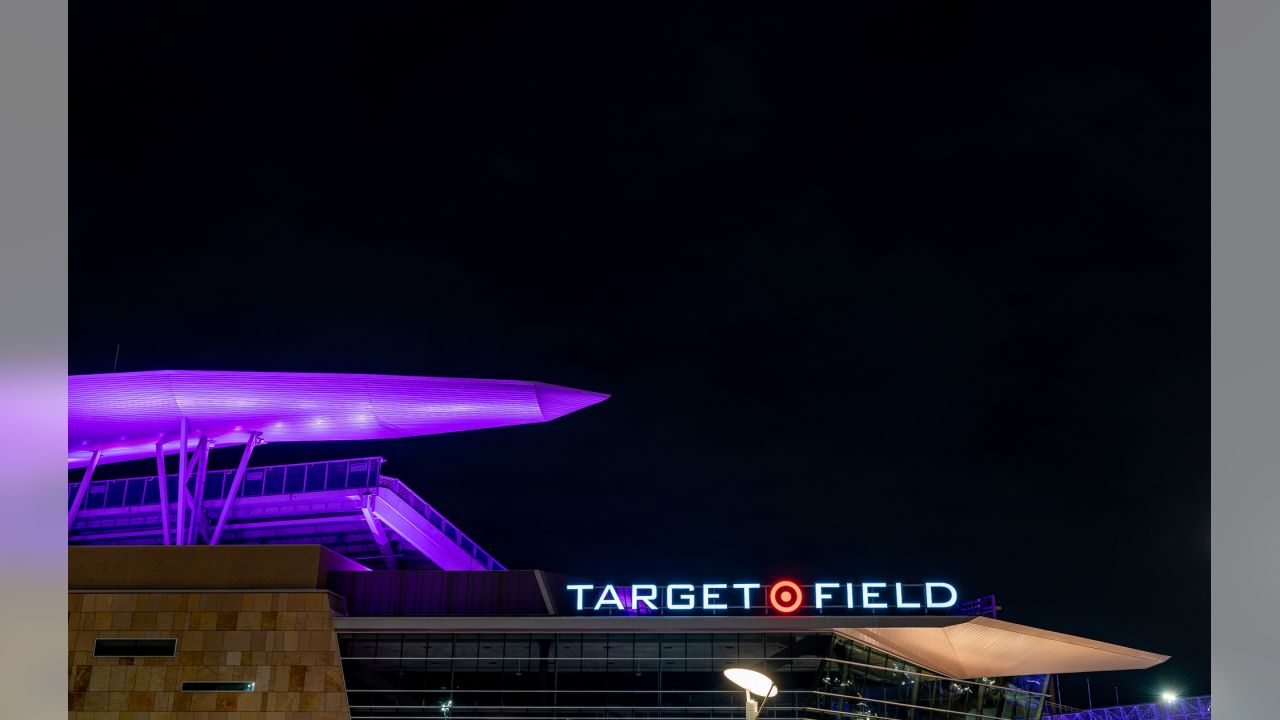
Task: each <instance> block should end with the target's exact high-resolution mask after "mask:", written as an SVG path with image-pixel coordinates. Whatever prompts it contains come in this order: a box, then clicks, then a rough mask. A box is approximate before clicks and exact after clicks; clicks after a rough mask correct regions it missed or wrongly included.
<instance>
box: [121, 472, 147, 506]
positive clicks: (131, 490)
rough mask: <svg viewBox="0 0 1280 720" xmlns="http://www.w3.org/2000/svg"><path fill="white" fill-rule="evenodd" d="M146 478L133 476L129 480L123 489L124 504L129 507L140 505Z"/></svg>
mask: <svg viewBox="0 0 1280 720" xmlns="http://www.w3.org/2000/svg"><path fill="white" fill-rule="evenodd" d="M146 485H147V478H134V479H133V480H130V481H129V485H128V487H126V488H125V491H124V504H125V505H128V506H130V507H133V506H136V505H141V504H142V496H143V494H144V492H145V491H146Z"/></svg>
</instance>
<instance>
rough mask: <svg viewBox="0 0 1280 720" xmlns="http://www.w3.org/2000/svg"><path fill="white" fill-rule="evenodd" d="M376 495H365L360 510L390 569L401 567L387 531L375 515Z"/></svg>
mask: <svg viewBox="0 0 1280 720" xmlns="http://www.w3.org/2000/svg"><path fill="white" fill-rule="evenodd" d="M377 501H378V500H377V496H376V495H372V494H370V495H365V496H364V505H362V506H361V507H360V512H361V513H362V514H363V515H364V521H365V522H366V523H368V525H369V532H371V533H373V541H374V542H375V543H377V544H378V552H380V553H382V559H383V561H384V562H386V563H387V569H388V570H398V569H400V567H399V566H400V563H399V561H397V560H396V557H395V555H394V554H392V552H391V541H390V540H388V539H387V533H386V531H385V530H383V529H382V523H381V522H380V521H379V520H378V518H376V517H374V515H373V504H374V503H375V502H377Z"/></svg>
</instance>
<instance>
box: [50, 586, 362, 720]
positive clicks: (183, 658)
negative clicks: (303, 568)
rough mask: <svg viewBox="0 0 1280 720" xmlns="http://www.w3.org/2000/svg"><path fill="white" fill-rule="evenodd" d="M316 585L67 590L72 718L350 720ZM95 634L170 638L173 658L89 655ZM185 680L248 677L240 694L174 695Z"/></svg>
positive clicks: (324, 598)
mask: <svg viewBox="0 0 1280 720" xmlns="http://www.w3.org/2000/svg"><path fill="white" fill-rule="evenodd" d="M340 604H341V599H340V598H338V597H337V596H334V595H332V594H331V593H329V592H327V591H323V590H296V591H271V592H240V591H235V592H217V591H197V592H180V591H150V592H148V591H137V590H130V591H121V592H105V591H101V592H100V591H84V592H77V591H73V592H71V593H70V597H69V613H68V624H67V630H68V632H67V639H68V649H69V657H68V667H69V672H68V674H69V678H68V702H69V711H70V715H69V717H70V718H72V719H73V720H153V719H155V720H158V719H160V718H174V719H175V720H348V718H349V717H350V715H349V713H348V710H347V697H346V691H345V687H344V685H343V678H342V664H341V660H340V659H339V657H338V647H337V636H336V635H335V634H334V631H333V622H332V618H333V613H334V612H335V611H336V610H340ZM97 638H176V639H177V651H176V652H177V655H176V657H138V658H112V657H93V647H94V641H95V640H96V639H97ZM183 680H238V681H253V682H255V683H256V687H255V689H254V691H253V692H247V693H239V692H234V693H209V692H182V691H181V690H180V689H179V687H180V684H181V682H182V681H183Z"/></svg>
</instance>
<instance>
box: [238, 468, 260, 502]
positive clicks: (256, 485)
mask: <svg viewBox="0 0 1280 720" xmlns="http://www.w3.org/2000/svg"><path fill="white" fill-rule="evenodd" d="M262 477H263V474H262V471H261V470H250V471H249V472H246V473H245V474H244V485H243V486H242V491H241V492H242V495H243V496H244V497H260V496H261V495H262Z"/></svg>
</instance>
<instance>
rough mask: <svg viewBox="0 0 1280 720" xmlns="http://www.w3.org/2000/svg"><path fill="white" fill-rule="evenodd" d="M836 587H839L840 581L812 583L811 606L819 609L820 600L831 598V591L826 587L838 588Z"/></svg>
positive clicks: (820, 607) (820, 605)
mask: <svg viewBox="0 0 1280 720" xmlns="http://www.w3.org/2000/svg"><path fill="white" fill-rule="evenodd" d="M838 587H840V583H814V584H813V606H814V607H815V608H817V609H819V610H821V609H822V601H823V600H830V599H831V598H832V595H831V593H829V592H827V591H826V588H838Z"/></svg>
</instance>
